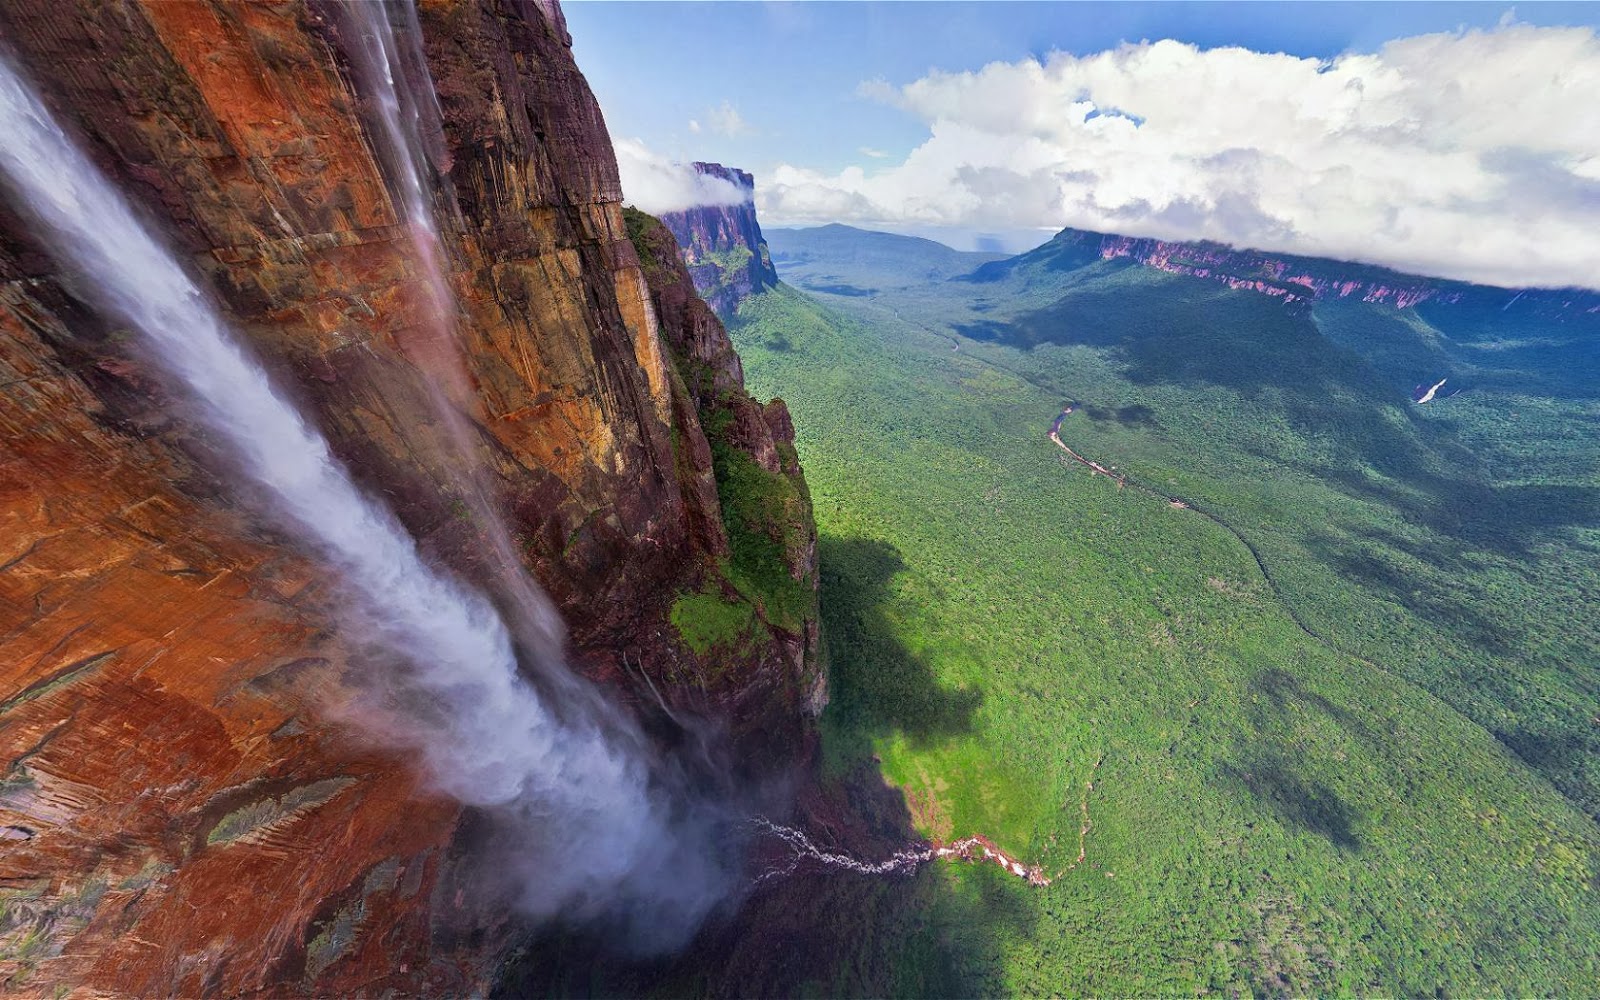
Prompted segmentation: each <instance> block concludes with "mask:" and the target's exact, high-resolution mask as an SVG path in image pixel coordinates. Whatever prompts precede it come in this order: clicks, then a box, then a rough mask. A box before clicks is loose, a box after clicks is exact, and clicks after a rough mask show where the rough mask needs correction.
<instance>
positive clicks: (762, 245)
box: [661, 163, 778, 318]
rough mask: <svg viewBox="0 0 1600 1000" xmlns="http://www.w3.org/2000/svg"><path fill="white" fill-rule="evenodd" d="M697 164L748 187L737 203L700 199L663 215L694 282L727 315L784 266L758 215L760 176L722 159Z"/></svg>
mask: <svg viewBox="0 0 1600 1000" xmlns="http://www.w3.org/2000/svg"><path fill="white" fill-rule="evenodd" d="M693 167H694V169H695V170H696V171H697V172H698V173H700V174H701V175H703V176H706V177H714V178H717V179H720V180H723V181H726V182H727V183H728V185H730V186H731V187H732V188H734V189H737V190H739V191H742V192H743V193H744V198H743V199H742V200H741V201H740V202H738V203H737V204H732V205H698V206H695V207H693V208H688V209H685V210H683V211H681V212H664V213H662V215H661V223H662V225H664V226H666V227H667V229H668V230H669V231H671V233H672V235H673V238H674V239H676V240H677V241H678V247H679V248H680V251H681V253H682V256H683V262H684V264H685V265H687V267H688V269H689V275H690V277H692V278H693V279H694V287H695V288H696V289H697V290H698V291H699V292H700V296H701V297H702V298H704V299H705V300H706V302H707V303H709V304H710V306H711V308H713V309H715V310H716V312H717V315H719V316H722V317H724V318H727V317H730V316H732V315H733V313H734V311H735V310H736V309H738V308H739V303H740V302H743V301H744V300H745V299H747V298H749V297H750V296H752V295H757V294H760V293H761V292H763V291H765V290H767V289H768V288H772V287H773V286H775V285H777V283H778V272H777V269H776V268H774V267H773V265H772V255H771V253H770V252H769V251H768V250H767V241H766V240H765V239H763V238H762V236H761V225H760V223H759V222H757V221H756V206H755V179H754V178H753V177H751V176H750V175H749V174H748V173H746V172H745V171H743V170H736V169H733V168H731V167H725V166H723V165H722V164H720V163H695V164H693Z"/></svg>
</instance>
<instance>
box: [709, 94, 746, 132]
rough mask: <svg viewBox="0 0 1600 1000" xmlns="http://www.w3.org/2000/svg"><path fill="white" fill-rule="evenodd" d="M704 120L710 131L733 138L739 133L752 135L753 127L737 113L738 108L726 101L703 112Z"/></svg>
mask: <svg viewBox="0 0 1600 1000" xmlns="http://www.w3.org/2000/svg"><path fill="white" fill-rule="evenodd" d="M705 118H706V122H707V125H708V127H709V128H710V129H711V131H713V132H715V133H717V134H718V135H725V136H728V137H729V138H734V137H737V136H741V135H753V134H754V133H755V129H753V128H751V127H750V123H749V122H747V121H745V120H744V117H743V116H742V115H740V114H739V109H738V108H736V107H734V106H733V105H732V104H731V103H729V102H728V101H723V102H722V104H721V105H719V106H717V107H715V108H712V109H711V110H709V111H707V112H706V114H705Z"/></svg>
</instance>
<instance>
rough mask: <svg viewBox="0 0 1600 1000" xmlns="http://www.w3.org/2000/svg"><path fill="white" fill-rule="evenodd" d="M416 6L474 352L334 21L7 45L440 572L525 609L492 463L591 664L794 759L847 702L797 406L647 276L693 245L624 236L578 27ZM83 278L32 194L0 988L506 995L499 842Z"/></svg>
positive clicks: (2, 754) (13, 478)
mask: <svg viewBox="0 0 1600 1000" xmlns="http://www.w3.org/2000/svg"><path fill="white" fill-rule="evenodd" d="M417 14H418V20H419V22H420V32H419V33H418V34H412V35H408V37H412V38H417V39H418V42H417V48H416V52H415V53H414V57H415V58H416V59H417V60H418V61H419V62H420V63H422V64H424V65H425V66H426V68H427V70H428V72H429V74H431V77H432V79H433V81H434V83H435V85H436V95H434V94H416V95H412V98H413V100H416V101H418V102H420V101H423V100H426V101H430V102H431V101H433V100H434V99H435V96H436V99H437V106H438V111H439V114H438V126H437V129H436V134H432V135H430V136H428V137H427V139H428V142H429V147H430V154H431V164H432V169H433V172H434V175H433V177H432V178H431V180H432V183H431V185H430V192H429V194H430V197H431V199H432V203H433V214H434V217H435V220H436V223H437V226H438V228H439V231H440V233H441V236H442V242H443V244H444V247H445V251H446V253H447V255H448V258H449V260H448V279H449V283H450V286H451V291H452V292H453V294H454V298H455V300H456V302H457V303H458V304H459V314H458V315H457V316H456V317H455V319H456V327H457V329H456V331H455V339H456V342H457V344H459V347H458V346H456V344H447V343H441V342H440V335H439V333H438V331H437V330H436V329H433V328H432V327H431V326H430V324H428V323H425V322H423V321H422V320H421V319H419V317H420V316H421V315H423V314H425V313H426V312H427V310H426V309H424V308H422V307H421V305H420V303H422V302H423V301H424V300H425V297H426V295H427V290H426V288H425V287H424V286H425V282H426V280H427V278H426V276H425V275H424V274H422V273H420V269H419V265H418V262H417V261H416V259H415V255H414V253H413V244H412V241H411V239H410V236H409V234H408V232H407V230H406V226H405V224H404V219H403V214H402V212H401V210H400V208H399V206H398V204H397V200H396V198H395V197H394V195H393V188H392V185H393V184H394V183H395V180H394V177H393V171H392V170H389V169H388V168H387V167H386V165H385V164H384V163H382V162H381V161H380V160H379V158H378V157H377V156H376V155H375V154H374V152H373V151H374V150H375V149H378V148H381V144H380V143H378V142H376V141H374V138H373V136H374V134H375V129H376V127H377V126H376V124H375V120H374V110H373V108H372V106H371V103H370V97H369V95H365V94H363V93H361V91H360V88H359V86H358V85H357V83H356V78H355V74H354V73H353V72H352V70H351V56H350V52H351V45H352V39H351V38H350V37H348V34H347V33H348V31H349V29H348V27H347V26H346V24H345V23H344V22H343V21H342V20H341V18H340V16H339V8H338V5H336V4H333V3H323V2H318V0H290V2H284V3H236V2H232V0H191V2H182V3H176V2H167V0H110V2H107V0H0V34H3V36H4V37H5V38H6V40H7V42H8V45H9V47H10V48H11V49H12V51H13V52H14V53H15V57H16V59H17V61H18V63H19V64H20V68H21V69H22V70H23V71H24V72H25V73H26V75H28V76H29V77H30V78H31V80H32V81H33V83H34V84H35V85H36V87H37V88H38V89H39V90H40V92H41V93H42V95H43V97H44V99H45V100H46V102H47V103H48V104H49V105H50V106H51V107H52V108H53V109H54V111H55V113H56V114H57V116H58V117H59V118H60V119H61V120H62V121H63V122H64V123H66V124H67V125H68V126H69V127H70V128H71V129H73V130H74V131H75V132H76V133H77V135H78V137H79V139H80V141H81V143H82V144H83V146H84V147H85V149H86V150H88V151H89V152H90V154H91V155H92V156H93V157H94V158H95V159H96V160H97V162H98V163H99V164H100V165H101V167H102V168H103V169H104V170H105V171H106V172H107V173H108V174H109V175H111V176H112V177H114V178H115V179H116V180H117V181H118V183H119V184H120V185H121V187H122V188H123V190H124V191H125V193H126V194H127V195H128V197H129V198H130V199H131V200H133V201H134V202H136V203H137V204H138V205H139V206H141V207H142V208H143V209H144V210H145V211H146V212H147V214H148V216H149V217H150V218H151V219H152V220H153V222H154V223H155V224H156V225H157V226H158V227H159V228H160V229H161V230H162V231H163V232H164V233H165V235H166V238H167V240H168V242H169V243H170V245H171V246H173V247H174V248H175V249H177V250H178V251H179V252H180V253H181V254H182V255H183V256H184V258H185V259H186V260H187V262H188V264H189V265H190V266H191V268H192V270H193V273H195V274H196V275H198V276H200V277H201V278H202V279H203V280H204V283H205V284H206V285H207V286H208V287H209V288H210V289H211V290H212V291H214V293H215V295H216V298H217V301H218V302H219V303H220V305H221V307H222V308H223V310H224V311H225V313H226V314H227V315H228V316H229V318H230V320H231V322H232V324H233V326H234V328H235V329H237V330H238V331H240V332H241V333H243V334H244V335H246V336H247V338H248V339H249V342H250V346H251V347H252V349H253V350H254V351H255V352H256V353H257V354H258V355H259V356H260V357H261V358H262V360H263V361H264V363H265V364H266V365H267V366H268V367H269V368H270V369H271V370H272V372H273V374H274V376H275V377H276V378H277V379H278V380H279V381H280V383H281V384H282V385H284V386H287V387H289V388H290V389H291V390H292V392H293V394H294V395H295V397H296V398H297V401H298V402H299V404H300V406H301V408H302V410H303V411H304V412H305V413H307V415H308V416H309V417H310V418H311V419H313V420H314V421H315V422H316V423H317V424H318V426H319V427H320V428H321V429H322V430H323V432H324V433H325V434H326V436H327V437H328V438H329V440H330V442H331V443H332V445H333V447H334V449H335V450H336V452H337V453H338V455H339V457H340V458H341V459H342V460H343V461H344V462H345V463H347V464H348V465H349V466H350V468H351V469H352V470H353V471H354V473H355V474H356V476H357V478H358V479H359V480H360V482H361V483H362V485H363V486H364V487H365V488H366V489H367V490H368V491H369V492H370V493H371V494H372V495H374V496H376V497H379V498H381V499H382V500H383V501H385V502H386V503H387V504H388V505H389V506H390V507H392V508H393V509H394V510H395V512H396V513H397V514H398V515H399V517H400V518H401V519H402V521H403V522H404V523H405V525H406V526H407V527H408V528H409V529H410V530H411V532H412V533H413V534H414V535H415V536H416V537H417V538H418V540H419V542H420V544H421V547H422V549H423V551H424V553H425V554H426V555H427V556H428V557H429V558H430V559H433V560H435V561H437V562H439V563H441V564H444V565H447V566H449V567H450V568H451V569H453V570H454V571H456V572H458V573H460V574H461V575H462V576H464V577H466V578H468V579H471V580H473V581H474V582H476V583H477V584H479V585H480V586H482V587H484V588H485V589H487V590H490V591H491V592H493V591H494V588H495V587H496V577H495V574H494V573H492V572H491V571H490V568H491V564H492V562H493V557H492V553H491V552H490V547H491V546H490V540H489V538H488V534H489V532H488V530H487V527H486V526H485V525H483V524H480V523H477V517H476V514H475V509H476V508H475V507H474V505H473V504H471V503H468V502H467V498H466V496H465V494H464V491H465V490H466V489H467V488H468V487H467V486H466V485H465V484H464V482H463V478H462V476H461V475H460V469H461V456H460V455H459V454H458V453H459V452H460V450H461V449H462V448H463V447H464V446H465V447H467V448H469V449H470V450H471V451H473V452H474V455H473V461H475V462H476V463H477V464H478V465H480V466H482V467H483V468H485V469H487V470H488V473H489V474H488V476H487V479H488V482H489V487H490V492H491V493H492V494H493V496H492V497H491V503H492V504H493V506H494V507H496V508H498V509H499V510H501V511H503V512H505V514H506V518H507V521H508V523H509V525H510V527H511V529H512V532H513V536H514V542H515V546H516V554H517V557H518V558H519V559H520V561H521V562H522V564H523V566H524V567H525V568H526V569H527V570H528V571H529V572H530V573H531V574H532V575H533V576H534V577H535V578H537V579H538V580H539V581H540V583H541V584H542V585H543V586H544V587H545V589H546V590H547V591H548V592H549V593H550V595H551V596H552V598H553V599H554V601H555V602H556V604H557V606H558V607H559V609H560V610H561V612H562V614H563V615H564V617H565V619H566V621H567V623H568V626H569V629H570V636H569V646H570V649H569V653H570V658H571V659H572V661H573V662H574V664H575V666H576V667H577V668H578V669H580V670H581V671H583V672H584V673H586V674H587V675H588V676H590V677H591V678H593V679H595V680H597V681H599V682H601V683H607V684H610V685H612V687H613V690H614V691H615V692H616V694H617V696H618V697H619V698H621V699H623V700H624V701H628V702H635V703H641V704H642V703H646V702H652V703H653V702H654V701H655V700H656V699H658V698H659V699H661V700H663V701H664V702H665V703H666V704H667V705H668V706H670V708H671V709H672V710H680V711H682V710H687V711H693V712H696V713H699V714H702V715H707V716H711V717H713V718H715V719H718V720H720V721H721V723H722V724H723V725H724V727H725V728H726V729H727V730H728V732H729V739H730V740H731V741H732V743H733V744H734V745H735V746H736V747H738V748H739V749H740V750H741V751H742V752H741V753H740V759H741V760H743V761H745V766H747V767H748V768H751V769H755V770H759V769H762V768H768V769H770V768H774V767H779V766H782V764H783V762H784V761H785V759H786V756H787V755H792V754H794V753H795V752H797V748H798V747H800V746H801V745H802V743H804V732H805V727H806V725H807V723H806V719H805V716H806V708H807V706H810V707H811V708H813V709H814V708H816V707H817V706H818V705H820V700H821V698H822V697H823V694H822V692H823V690H824V689H823V686H822V685H823V681H822V667H821V662H820V656H819V652H818V651H819V647H820V641H819V636H818V633H817V619H816V580H817V576H816V565H815V559H816V555H815V534H814V529H812V528H811V519H810V506H809V499H808V497H807V494H806V492H805V486H804V479H803V477H802V475H801V473H800V470H799V467H798V462H797V460H796V458H795V454H794V449H793V444H792V440H793V430H792V427H791V426H790V425H789V422H788V417H787V411H786V410H785V409H784V407H783V405H782V403H781V402H778V401H775V402H773V403H771V404H767V405H766V406H761V405H760V404H758V403H757V402H756V401H754V400H752V399H750V397H749V396H748V394H746V393H744V390H743V382H742V374H741V372H740V369H739V364H738V358H737V356H736V355H735V354H734V353H733V351H732V348H731V346H730V345H729V344H728V342H727V337H726V334H725V332H722V331H721V327H720V324H717V323H716V320H715V317H714V316H712V315H711V314H710V312H709V310H708V309H707V307H706V306H705V304H704V303H703V302H700V301H699V300H698V299H697V298H695V296H694V294H693V292H692V290H691V288H690V286H689V284H688V282H687V281H686V275H685V274H684V272H683V271H682V269H681V267H679V266H672V267H669V266H663V260H662V258H661V257H656V256H650V257H648V258H647V259H646V261H645V265H644V266H643V267H641V255H640V250H639V249H636V247H637V246H642V247H644V248H646V250H647V252H648V253H649V254H651V255H654V254H658V253H659V254H667V256H669V257H670V256H672V255H671V254H669V253H667V252H666V251H665V250H664V249H663V248H664V245H665V244H664V242H663V237H664V232H661V231H655V232H653V233H650V232H643V231H641V229H640V227H639V226H638V225H637V224H635V223H634V222H632V221H631V220H625V218H624V214H623V209H622V205H621V191H620V187H619V184H618V180H617V171H616V164H615V159H614V156H613V153H612V149H611V143H610V139H609V137H608V136H607V134H606V131H605V125H604V122H603V120H602V118H601V115H600V111H599V108H598V106H597V104H596V102H595V100H594V98H593V95H592V94H591V93H590V91H589V88H588V86H587V84H586V83H585V81H584V80H583V77H582V76H581V74H580V73H579V72H578V69H577V67H576V65H575V64H574V62H573V59H572V54H571V39H570V37H569V36H568V34H567V31H566V28H565V24H564V21H563V19H562V16H561V12H560V10H559V8H558V7H557V6H556V5H555V4H554V3H553V2H549V3H533V2H524V0H424V2H422V3H421V4H420V5H419V10H418V12H417ZM396 25H397V28H399V29H402V30H403V29H404V28H405V23H404V18H398V17H397V19H396ZM751 222H752V225H753V216H752V219H751ZM756 240H757V244H756V245H759V230H756ZM763 259H764V251H763ZM670 263H671V264H673V265H676V259H675V257H674V258H673V259H672V260H671V261H670ZM768 269H769V270H770V265H768ZM92 280H93V278H92V276H85V275H76V274H71V273H66V272H64V271H62V270H61V268H60V266H59V265H58V262H57V261H56V260H55V259H54V258H53V257H52V256H51V255H50V254H48V253H47V252H45V250H44V248H43V247H42V246H41V245H40V244H39V242H38V241H37V239H36V237H35V235H34V234H33V233H32V232H31V231H30V227H29V225H28V223H27V221H26V220H25V218H24V217H23V216H22V215H21V214H19V212H18V211H17V210H16V208H15V207H14V206H11V205H9V204H7V203H6V202H5V200H4V199H0V526H3V530H0V840H3V844H0V992H5V993H13V994H15V993H25V994H30V995H50V994H51V993H52V991H55V990H58V989H81V990H84V991H88V992H103V993H112V992H115V993H120V994H124V995H182V996H201V995H239V994H246V993H259V992H268V993H272V994H274V995H296V994H304V995H326V994H329V993H345V992H356V991H363V992H372V993H381V992H384V991H385V990H394V991H398V992H401V993H408V994H409V993H419V992H433V993H465V992H470V991H473V990H478V989H481V988H483V987H484V985H485V984H486V983H488V982H489V981H490V980H491V979H492V976H493V974H494V968H495V960H496V954H497V949H498V948H499V947H500V946H501V944H502V943H503V942H504V941H505V940H506V939H507V934H508V933H509V925H508V924H507V922H506V918H505V916H504V915H503V914H502V913H501V912H499V910H498V908H497V907H495V906H493V905H491V904H490V903H489V902H487V901H485V900H482V899H479V898H477V897H475V896H474V894H473V893H471V892H470V891H468V890H466V889H465V888H463V886H464V885H465V884H466V883H464V882H463V881H461V880H460V879H458V877H457V874H458V873H459V872H461V871H463V870H464V868H463V866H464V865H465V864H466V863H467V862H468V861H470V854H471V843H472V841H473V837H474V830H473V821H472V817H471V816H470V815H464V814H463V811H462V809H461V808H460V807H459V806H458V805H456V804H455V803H453V802H450V801H447V800H444V799H442V798H440V797H438V796H437V795H433V794H431V793H429V792H428V790H427V789H426V788H424V787H422V786H421V785H420V784H419V780H418V777H417V775H416V774H415V773H414V771H413V769H412V767H411V766H410V763H409V762H408V761H407V760H405V759H403V758H400V757H398V756H397V755H396V754H394V753H392V752H387V751H385V750H384V749H383V748H381V747H377V746H374V745H373V743H372V741H371V740H369V739H364V738H361V737H358V736H357V735H356V734H355V733H354V732H353V731H352V730H350V729H349V728H348V727H347V726H345V725H343V724H341V723H340V722H339V721H338V719H337V716H338V709H339V706H340V705H341V704H342V702H343V701H344V700H345V699H347V698H348V697H349V692H350V691H351V690H352V689H353V688H354V687H356V686H358V685H359V684H360V682H361V678H360V671H359V650H357V649H355V648H354V647H353V645H352V643H353V640H352V639H351V638H350V637H349V636H346V635H344V634H342V633H341V632H340V630H339V627H338V624H339V623H338V621H337V618H336V616H335V614H334V611H335V607H334V601H333V597H332V593H331V591H332V587H331V586H330V582H329V580H328V578H327V576H326V573H325V571H324V570H323V569H322V568H321V567H319V566H317V565H316V564H314V563H312V562H310V561H308V560H306V559H304V558H302V557H301V556H300V555H299V554H298V550H297V549H296V547H295V545H294V540H293V539H290V538H285V537H282V536H281V535H280V534H279V533H277V532H276V531H275V530H274V529H273V528H272V527H270V526H268V525H265V524H263V523H261V522H260V521H259V520H258V519H257V518H255V517H254V516H253V515H252V514H251V510H252V507H251V506H250V504H248V503H246V502H244V498H241V497H240V496H238V495H237V493H236V490H235V488H234V483H233V477H232V476H231V475H230V473H229V469H228V460H227V457H226V456H224V455H220V454H217V452H216V448H215V443H214V442H212V441H209V440H207V439H206V438H205V436H203V435H201V434H198V433H197V432H196V431H195V430H194V429H193V428H194V425H193V423H192V422H191V421H187V420H185V418H184V414H183V411H182V408H181V406H178V405H175V404H174V401H173V399H172V398H170V397H169V395H168V392H167V388H166V387H165V386H164V385H163V383H162V380H161V379H160V377H159V376H158V374H157V370H156V368H155V367H154V366H153V365H152V364H150V363H149V362H148V361H147V359H145V358H143V357H142V356H141V355H140V352H139V345H138V342H137V338H136V336H135V335H134V334H132V333H131V332H130V331H126V330H122V329H119V328H117V327H116V326H114V325H113V324H110V323H108V322H106V321H105V320H104V319H103V318H102V317H101V315H100V314H99V313H98V312H96V311H95V310H94V309H93V308H91V307H90V306H89V305H88V304H87V302H88V298H87V296H86V295H85V294H84V288H85V283H86V282H88V281H92ZM441 373H442V374H441ZM440 386H442V387H443V389H442V390H441V389H440V388H438V387H440ZM440 391H443V392H444V393H445V394H446V396H447V403H448V405H449V406H451V407H453V408H455V410H456V412H458V413H459V414H461V415H462V416H463V417H464V419H465V422H466V425H467V426H468V427H469V428H470V430H471V435H472V436H471V440H470V441H468V442H466V443H465V445H463V443H462V442H461V441H460V440H459V439H457V438H456V437H453V436H452V435H451V434H450V433H449V431H448V429H447V428H446V427H445V426H443V422H441V421H439V420H438V419H437V412H438V410H437V406H438V400H437V398H436V395H437V393H438V392H440ZM730 623H731V624H730Z"/></svg>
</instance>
